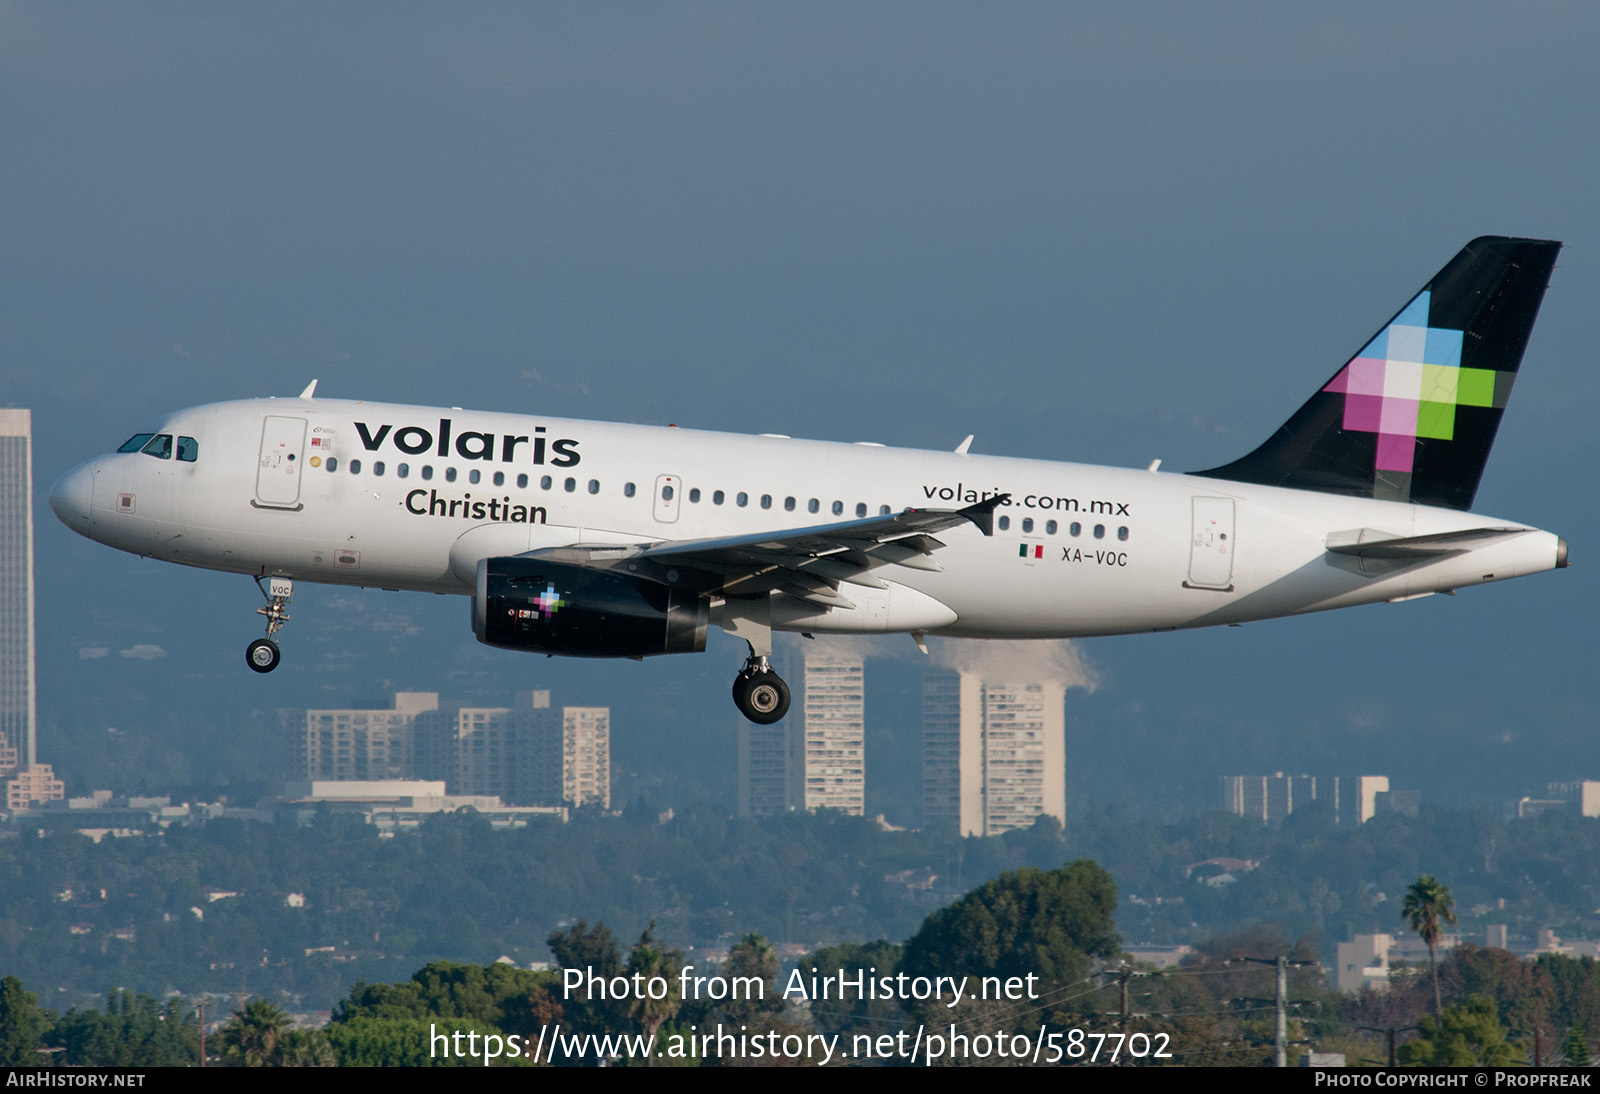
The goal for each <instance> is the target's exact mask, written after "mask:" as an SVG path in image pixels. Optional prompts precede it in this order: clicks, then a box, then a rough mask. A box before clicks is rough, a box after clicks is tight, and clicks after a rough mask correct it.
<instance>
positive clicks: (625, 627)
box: [472, 557, 710, 657]
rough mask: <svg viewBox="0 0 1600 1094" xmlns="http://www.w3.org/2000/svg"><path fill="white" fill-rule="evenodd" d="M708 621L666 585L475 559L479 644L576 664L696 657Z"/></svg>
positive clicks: (703, 609) (689, 598)
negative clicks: (667, 655)
mask: <svg viewBox="0 0 1600 1094" xmlns="http://www.w3.org/2000/svg"><path fill="white" fill-rule="evenodd" d="M709 614H710V605H709V604H708V602H707V600H706V598H705V597H703V596H698V595H696V594H694V593H685V592H683V591H681V590H678V589H674V588H672V587H671V586H669V585H662V584H660V583H659V582H655V581H646V580H642V579H640V578H637V577H629V576H626V575H622V574H612V573H608V572H606V571H604V570H587V569H584V568H583V567H581V566H569V565H566V564H563V563H559V562H542V561H540V560H538V559H531V558H515V557H513V558H486V559H482V560H480V561H479V563H478V584H477V590H476V591H475V592H474V594H473V597H472V630H473V633H474V634H476V635H477V636H478V641H480V642H483V643H485V644H486V645H490V646H499V647H501V648H503V649H510V650H532V651H534V652H536V653H560V654H567V655H570V656H575V657H649V656H652V655H654V654H658V653H699V652H700V651H702V650H704V649H705V648H706V624H707V622H708V616H709Z"/></svg>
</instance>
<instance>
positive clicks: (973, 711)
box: [922, 672, 1067, 836]
mask: <svg viewBox="0 0 1600 1094" xmlns="http://www.w3.org/2000/svg"><path fill="white" fill-rule="evenodd" d="M922 715H923V759H922V787H923V797H922V813H923V819H924V821H931V820H936V819H939V818H942V817H949V818H952V819H954V820H955V821H956V823H957V824H958V826H959V827H960V830H961V833H962V835H967V836H996V835H999V834H1001V833H1002V832H1009V831H1011V830H1012V829H1015V828H1026V827H1028V826H1029V825H1031V824H1033V823H1034V822H1035V821H1037V820H1038V819H1039V818H1040V817H1041V816H1051V817H1054V818H1056V820H1058V821H1061V822H1063V823H1065V821H1066V814H1067V789H1066V788H1067V780H1066V764H1067V759H1066V687H1065V685H1063V684H1061V683H1059V682H1056V681H1048V680H1035V681H1028V680H1020V681H1007V680H989V679H984V678H983V677H981V676H979V675H978V674H977V673H974V672H961V673H943V672H940V673H929V674H928V677H927V678H926V680H925V682H924V685H923V708H922Z"/></svg>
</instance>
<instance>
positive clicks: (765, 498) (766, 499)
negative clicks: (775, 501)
mask: <svg viewBox="0 0 1600 1094" xmlns="http://www.w3.org/2000/svg"><path fill="white" fill-rule="evenodd" d="M761 508H763V509H771V508H772V495H771V494H762V495H761Z"/></svg>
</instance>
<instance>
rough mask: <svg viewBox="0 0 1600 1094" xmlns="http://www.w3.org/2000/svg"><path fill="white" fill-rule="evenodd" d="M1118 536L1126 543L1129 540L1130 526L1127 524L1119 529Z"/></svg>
mask: <svg viewBox="0 0 1600 1094" xmlns="http://www.w3.org/2000/svg"><path fill="white" fill-rule="evenodd" d="M1117 538H1118V539H1120V540H1121V541H1122V542H1124V543H1126V542H1128V526H1127V525H1126V524H1124V525H1123V526H1122V527H1121V528H1118V529H1117Z"/></svg>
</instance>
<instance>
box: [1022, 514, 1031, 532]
mask: <svg viewBox="0 0 1600 1094" xmlns="http://www.w3.org/2000/svg"><path fill="white" fill-rule="evenodd" d="M1022 530H1023V531H1024V532H1031V531H1033V518H1032V517H1023V518H1022Z"/></svg>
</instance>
